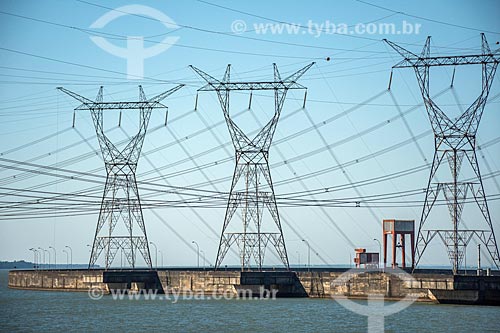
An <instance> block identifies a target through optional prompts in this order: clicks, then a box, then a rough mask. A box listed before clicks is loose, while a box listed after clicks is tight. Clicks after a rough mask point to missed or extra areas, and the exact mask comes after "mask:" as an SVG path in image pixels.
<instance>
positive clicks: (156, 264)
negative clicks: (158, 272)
mask: <svg viewBox="0 0 500 333" xmlns="http://www.w3.org/2000/svg"><path fill="white" fill-rule="evenodd" d="M149 244H151V245H153V246H154V247H155V266H156V269H158V247H156V244H155V243H153V242H149Z"/></svg>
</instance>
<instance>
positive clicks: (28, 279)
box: [9, 269, 500, 300]
mask: <svg viewBox="0 0 500 333" xmlns="http://www.w3.org/2000/svg"><path fill="white" fill-rule="evenodd" d="M103 272H104V271H103V270H57V271H55V270H14V271H10V272H9V287H11V288H18V289H38V290H56V291H88V290H89V289H90V288H96V287H97V288H101V289H102V290H106V291H109V288H123V285H127V284H126V283H125V284H122V286H121V287H120V284H116V283H115V284H112V285H111V284H110V285H108V284H106V283H104V282H103ZM108 272H109V271H108ZM116 272H119V274H118V275H120V274H123V272H125V274H126V271H116ZM149 273H151V272H149ZM133 274H136V275H137V274H138V273H137V272H135V273H133ZM244 274H246V275H242V273H241V272H240V271H237V270H233V271H208V270H207V271H203V270H182V269H179V270H160V271H158V280H159V282H160V284H161V286H162V287H163V290H164V291H173V292H176V293H178V292H183V291H186V292H187V291H192V292H204V293H205V294H211V293H216V294H223V293H232V294H236V293H237V288H235V286H237V287H238V285H242V286H241V287H244V286H245V285H247V284H251V283H250V282H249V281H253V280H255V281H261V282H262V284H266V282H264V281H279V279H278V275H279V272H278V273H277V272H274V271H269V272H265V273H263V275H262V276H260V277H259V276H258V275H259V274H262V273H256V275H255V274H254V273H247V272H245V273H244ZM296 274H297V277H296V278H295V280H296V281H297V283H296V284H295V285H289V286H287V285H286V284H283V285H282V286H281V287H280V288H281V290H284V291H285V292H288V293H289V295H288V296H296V297H297V296H309V297H334V296H336V295H341V296H349V297H361V298H363V297H367V296H368V294H379V295H383V296H384V297H388V298H395V299H397V298H402V297H405V296H406V295H407V294H409V293H411V294H417V295H418V296H419V298H420V300H431V299H432V298H434V297H433V295H432V293H431V292H430V290H442V291H447V290H457V289H474V288H475V287H477V286H479V284H478V283H479V282H478V279H477V278H474V277H465V278H460V277H453V276H452V275H451V274H423V273H417V274H414V275H413V276H412V279H408V278H407V276H406V277H404V276H402V275H397V274H388V273H382V272H370V273H361V272H360V273H359V274H358V273H355V274H351V275H350V276H349V279H348V280H346V281H344V282H341V283H337V282H338V278H339V276H341V274H343V272H342V271H339V270H336V271H325V270H323V271H314V272H305V271H301V272H297V273H296ZM247 275H248V276H247ZM254 275H255V277H254ZM242 276H243V277H245V279H243V278H242ZM252 279H253V280H252ZM259 279H260V280H259ZM280 279H285V280H289V278H287V277H283V278H280ZM485 279H486V278H485ZM492 279H495V281H493V280H492ZM242 280H244V281H242ZM497 280H498V281H497ZM128 282H130V281H128ZM261 282H255V284H260V283H261ZM270 283H271V284H272V288H275V285H276V283H277V282H270ZM129 284H130V283H129ZM480 286H481V288H482V289H484V288H485V286H486V287H487V288H486V289H489V290H491V289H495V288H496V289H498V290H499V291H500V277H499V278H494V277H489V278H488V279H486V280H485V281H482V280H481V282H480ZM298 287H300V288H298ZM125 288H126V287H125ZM266 288H267V287H266ZM299 289H300V290H302V291H301V292H302V294H301V295H299V292H298V291H297V290H299Z"/></svg>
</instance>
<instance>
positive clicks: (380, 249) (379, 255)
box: [373, 238, 385, 270]
mask: <svg viewBox="0 0 500 333" xmlns="http://www.w3.org/2000/svg"><path fill="white" fill-rule="evenodd" d="M373 240H374V241H376V242H377V243H378V266H379V267H380V266H381V265H380V259H381V257H382V244H380V241H379V240H378V239H376V238H374V239H373ZM382 269H383V270H385V265H384V267H382Z"/></svg>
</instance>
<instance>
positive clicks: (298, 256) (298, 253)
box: [295, 251, 300, 268]
mask: <svg viewBox="0 0 500 333" xmlns="http://www.w3.org/2000/svg"><path fill="white" fill-rule="evenodd" d="M295 253H297V258H299V260H298V261H299V264H298V266H299V268H300V252H299V251H295Z"/></svg>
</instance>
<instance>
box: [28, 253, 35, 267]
mask: <svg viewBox="0 0 500 333" xmlns="http://www.w3.org/2000/svg"><path fill="white" fill-rule="evenodd" d="M29 250H30V251H33V264H34V265H35V269H36V250H35V249H34V248H31V249H29Z"/></svg>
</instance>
